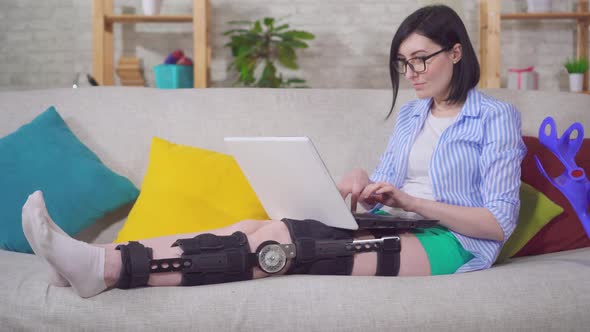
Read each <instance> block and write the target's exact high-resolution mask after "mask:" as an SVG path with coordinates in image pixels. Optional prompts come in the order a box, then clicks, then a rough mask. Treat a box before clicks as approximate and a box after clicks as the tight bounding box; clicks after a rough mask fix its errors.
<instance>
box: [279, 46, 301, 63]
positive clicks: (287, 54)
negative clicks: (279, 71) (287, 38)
mask: <svg viewBox="0 0 590 332" xmlns="http://www.w3.org/2000/svg"><path fill="white" fill-rule="evenodd" d="M278 59H279V62H280V63H281V64H282V65H283V66H285V67H287V68H289V69H298V68H299V66H297V63H295V59H296V55H295V51H294V50H293V49H292V48H291V47H288V46H282V45H279V47H278Z"/></svg>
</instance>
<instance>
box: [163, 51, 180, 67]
mask: <svg viewBox="0 0 590 332" xmlns="http://www.w3.org/2000/svg"><path fill="white" fill-rule="evenodd" d="M182 57H184V52H183V51H182V50H181V49H178V50H176V51H174V52H172V53H170V54H168V56H167V57H166V59H165V60H164V63H165V64H167V65H175V64H176V63H177V62H178V60H180V59H181V58H182Z"/></svg>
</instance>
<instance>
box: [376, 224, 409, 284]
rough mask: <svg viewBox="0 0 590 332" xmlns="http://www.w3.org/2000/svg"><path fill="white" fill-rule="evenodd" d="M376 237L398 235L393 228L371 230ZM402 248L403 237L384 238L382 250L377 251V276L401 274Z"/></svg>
mask: <svg viewBox="0 0 590 332" xmlns="http://www.w3.org/2000/svg"><path fill="white" fill-rule="evenodd" d="M370 232H371V234H373V236H374V237H375V238H376V239H379V238H382V237H388V236H389V237H390V236H392V235H396V234H397V231H392V230H371V231H370ZM401 250H402V246H401V239H400V238H399V237H398V238H397V239H392V238H388V239H384V240H383V244H382V245H381V250H379V251H378V252H377V272H376V273H375V275H377V276H385V277H395V276H397V275H398V274H399V267H400V263H401V260H400V252H401Z"/></svg>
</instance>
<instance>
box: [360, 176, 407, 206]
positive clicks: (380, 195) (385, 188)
mask: <svg viewBox="0 0 590 332" xmlns="http://www.w3.org/2000/svg"><path fill="white" fill-rule="evenodd" d="M360 199H361V200H364V201H365V202H374V203H381V204H383V205H387V206H391V207H395V208H400V209H403V210H406V211H410V209H409V207H410V204H411V202H412V200H413V199H414V197H412V196H410V195H408V194H406V193H405V192H403V191H401V190H399V189H397V188H396V187H394V186H392V185H391V184H389V183H387V182H376V183H372V184H369V185H367V186H366V187H365V189H364V190H363V192H362V193H361V195H360Z"/></svg>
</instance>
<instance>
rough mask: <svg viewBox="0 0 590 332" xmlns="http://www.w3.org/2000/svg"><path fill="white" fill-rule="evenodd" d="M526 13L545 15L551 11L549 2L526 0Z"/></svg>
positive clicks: (545, 0) (548, 0)
mask: <svg viewBox="0 0 590 332" xmlns="http://www.w3.org/2000/svg"><path fill="white" fill-rule="evenodd" d="M526 4H527V12H529V13H547V12H550V11H551V0H527V2H526Z"/></svg>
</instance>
